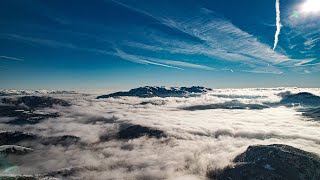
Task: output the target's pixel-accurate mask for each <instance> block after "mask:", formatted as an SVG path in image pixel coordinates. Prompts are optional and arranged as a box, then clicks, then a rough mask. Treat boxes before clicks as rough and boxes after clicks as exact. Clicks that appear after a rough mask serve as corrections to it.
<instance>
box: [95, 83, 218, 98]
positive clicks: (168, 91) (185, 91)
mask: <svg viewBox="0 0 320 180" xmlns="http://www.w3.org/2000/svg"><path fill="white" fill-rule="evenodd" d="M211 90H212V89H210V88H205V87H202V86H192V87H165V86H144V87H139V88H134V89H131V90H130V91H127V92H115V93H112V94H107V95H102V96H98V97H97V98H98V99H100V98H109V97H118V96H135V97H182V96H190V95H194V94H200V93H206V92H209V91H211Z"/></svg>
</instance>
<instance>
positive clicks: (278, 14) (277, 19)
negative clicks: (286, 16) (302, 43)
mask: <svg viewBox="0 0 320 180" xmlns="http://www.w3.org/2000/svg"><path fill="white" fill-rule="evenodd" d="M279 1H280V0H276V25H277V31H276V34H275V35H274V45H273V50H274V49H276V47H277V44H278V41H279V34H280V30H281V26H282V25H281V22H280V2H279Z"/></svg>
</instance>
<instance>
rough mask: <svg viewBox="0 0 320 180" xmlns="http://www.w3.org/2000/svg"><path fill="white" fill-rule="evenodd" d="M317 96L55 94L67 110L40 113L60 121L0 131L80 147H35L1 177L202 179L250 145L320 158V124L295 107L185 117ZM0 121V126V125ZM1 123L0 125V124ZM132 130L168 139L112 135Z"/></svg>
mask: <svg viewBox="0 0 320 180" xmlns="http://www.w3.org/2000/svg"><path fill="white" fill-rule="evenodd" d="M286 91H290V92H292V93H297V92H311V93H313V94H315V95H318V96H319V95H320V89H302V88H274V89H268V88H267V89H214V90H213V91H211V92H209V93H207V94H203V95H201V96H196V97H168V98H157V97H154V98H138V97H119V98H108V99H95V98H96V96H97V95H96V94H92V95H88V94H85V95H83V94H81V93H79V94H76V93H73V94H64V95H58V94H52V95H50V96H52V97H55V98H61V99H65V100H67V101H69V102H71V104H72V106H71V107H61V106H55V107H53V108H45V109H42V110H38V111H39V112H46V113H48V112H50V113H51V112H59V113H60V114H61V116H60V117H57V118H49V119H47V120H44V121H41V122H40V123H38V124H29V125H22V126H21V125H10V124H1V126H0V130H1V131H22V132H27V133H32V134H36V135H39V136H45V137H50V136H60V135H72V136H77V137H80V138H81V143H78V144H74V145H71V146H61V145H43V144H32V143H35V142H25V143H23V144H21V145H23V146H24V147H30V146H32V147H35V148H33V149H34V151H33V152H32V153H29V154H26V155H23V156H9V157H7V158H5V159H3V160H4V161H8V163H10V164H14V166H15V169H14V171H6V170H5V169H2V170H1V171H2V172H1V174H27V175H31V174H47V173H50V172H53V171H57V170H59V169H60V170H61V169H68V168H69V169H72V168H73V169H78V171H76V172H75V173H72V174H70V176H68V178H75V179H76V178H77V179H78V178H80V179H206V173H207V172H208V171H209V170H215V169H221V168H224V167H226V166H228V165H231V164H232V160H233V158H234V157H235V156H236V155H238V154H240V153H242V152H244V151H245V150H246V148H247V147H248V146H249V145H256V144H275V143H280V144H287V145H291V146H293V147H296V148H299V149H302V150H305V151H309V152H313V153H316V154H318V155H320V131H319V128H320V122H319V121H314V120H312V119H309V118H307V117H303V116H302V115H301V114H302V113H301V112H299V111H298V110H297V107H291V108H290V107H285V106H281V105H277V106H270V108H264V109H258V110H250V109H233V110H230V109H207V110H195V111H189V110H184V109H183V108H184V107H190V106H195V105H208V104H218V103H220V104H221V103H225V102H229V101H232V100H238V101H239V102H241V103H244V104H272V103H277V102H279V101H280V100H281V96H279V93H281V92H286ZM3 119H4V118H2V120H3ZM2 120H1V121H2ZM130 125H141V126H145V127H149V128H152V129H157V130H161V131H163V132H164V133H165V134H166V136H164V137H162V138H153V137H148V136H143V137H140V138H133V139H129V140H123V139H117V138H105V137H115V135H116V134H117V133H118V132H119V131H120V130H121V129H122V128H123V127H128V126H130Z"/></svg>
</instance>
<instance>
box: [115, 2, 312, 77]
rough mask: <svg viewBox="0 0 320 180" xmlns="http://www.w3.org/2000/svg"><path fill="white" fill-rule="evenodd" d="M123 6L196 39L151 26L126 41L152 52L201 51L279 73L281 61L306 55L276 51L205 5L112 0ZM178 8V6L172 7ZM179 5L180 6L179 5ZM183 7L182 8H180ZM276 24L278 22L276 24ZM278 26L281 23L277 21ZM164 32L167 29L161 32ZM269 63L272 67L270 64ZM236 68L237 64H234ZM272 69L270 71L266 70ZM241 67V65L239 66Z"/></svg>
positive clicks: (295, 61)
mask: <svg viewBox="0 0 320 180" xmlns="http://www.w3.org/2000/svg"><path fill="white" fill-rule="evenodd" d="M113 2H115V3H117V4H119V5H122V6H123V7H125V8H128V9H130V10H131V11H135V12H137V13H139V14H143V15H146V16H148V17H150V18H153V19H154V20H155V21H157V22H160V23H161V24H162V25H165V26H166V27H167V28H169V29H171V30H172V31H175V32H179V33H181V34H184V35H187V36H188V37H191V38H193V39H195V40H194V41H191V40H190V39H183V38H174V37H173V38H172V37H170V36H163V35H161V34H158V35H157V33H154V32H153V30H154V29H152V28H148V29H147V28H146V29H145V30H146V31H148V32H147V33H146V34H145V38H146V39H147V40H146V41H145V42H137V41H133V42H129V43H127V42H126V43H127V44H126V45H127V46H130V47H135V48H138V49H143V50H148V51H152V52H154V53H156V54H157V53H159V52H161V53H166V54H173V55H176V54H178V55H179V54H180V55H184V56H188V57H190V58H189V59H193V58H192V57H194V55H201V56H205V57H208V58H210V59H212V61H215V60H220V61H226V62H228V61H231V62H235V63H239V64H242V65H243V66H239V67H241V68H243V67H245V66H246V65H247V66H246V68H248V69H245V70H244V71H246V72H260V71H263V70H265V72H264V73H275V74H281V73H282V71H281V70H280V69H281V67H284V66H282V65H283V64H297V65H299V62H300V61H301V62H303V61H305V60H306V58H301V59H295V58H292V56H290V55H287V54H285V53H284V52H275V51H273V49H272V48H271V47H270V45H268V44H265V43H263V42H261V41H260V40H259V39H258V37H256V36H254V35H252V34H249V33H248V32H246V31H243V30H242V29H240V28H239V27H237V26H236V25H234V24H233V23H231V22H230V21H229V20H228V19H226V18H224V17H222V16H220V15H219V14H217V13H215V12H213V11H211V10H209V9H206V8H199V7H195V9H192V11H189V12H188V13H184V12H180V11H174V12H171V11H170V8H169V9H168V10H167V11H165V12H162V11H159V10H157V9H156V8H154V7H148V6H145V5H144V4H139V3H136V4H130V2H122V1H118V0H117V1H116V0H113ZM173 9H175V10H176V9H177V8H173ZM178 9H179V8H178ZM181 11H183V10H181ZM278 25H279V24H278ZM280 26H281V24H280ZM156 31H157V30H156ZM160 33H166V32H160ZM271 67H272V68H271ZM235 69H237V67H235ZM270 69H272V71H269V70H270ZM239 70H240V71H242V69H239Z"/></svg>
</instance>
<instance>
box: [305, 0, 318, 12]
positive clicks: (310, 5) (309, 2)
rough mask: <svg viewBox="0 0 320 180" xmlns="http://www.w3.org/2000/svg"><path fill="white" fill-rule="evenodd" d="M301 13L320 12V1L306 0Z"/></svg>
mask: <svg viewBox="0 0 320 180" xmlns="http://www.w3.org/2000/svg"><path fill="white" fill-rule="evenodd" d="M301 11H302V12H305V13H317V12H320V0H306V1H305V2H304V4H303V5H302V6H301Z"/></svg>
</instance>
